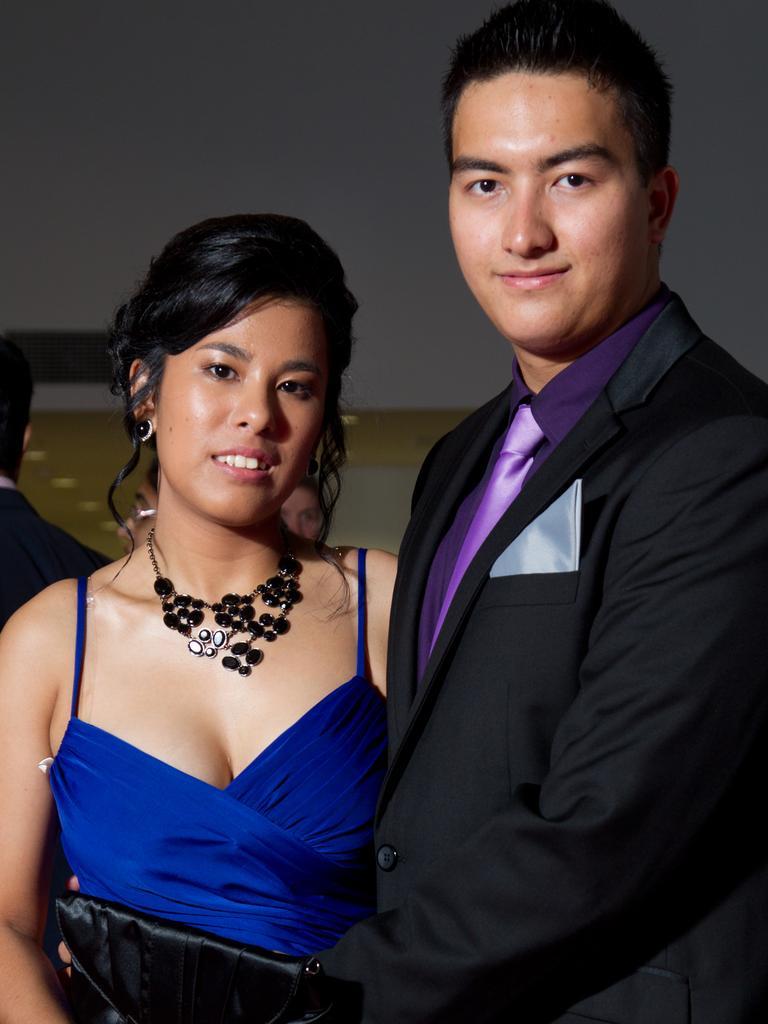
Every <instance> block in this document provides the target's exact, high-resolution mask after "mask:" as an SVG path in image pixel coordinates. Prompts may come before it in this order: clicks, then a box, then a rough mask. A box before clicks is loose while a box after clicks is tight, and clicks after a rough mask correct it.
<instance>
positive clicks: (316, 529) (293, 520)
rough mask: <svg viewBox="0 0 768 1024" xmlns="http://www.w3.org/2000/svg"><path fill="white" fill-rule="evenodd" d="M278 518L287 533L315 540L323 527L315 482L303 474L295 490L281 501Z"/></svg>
mask: <svg viewBox="0 0 768 1024" xmlns="http://www.w3.org/2000/svg"><path fill="white" fill-rule="evenodd" d="M280 518H281V520H282V522H283V525H284V526H285V528H286V530H288V532H289V533H293V534H295V536H297V537H306V538H307V539H308V540H317V538H318V537H319V536H320V531H321V530H322V528H323V513H322V510H321V509H320V495H319V494H318V490H317V482H316V481H315V478H314V477H312V476H305V477H304V479H303V480H302V481H301V483H300V484H299V485H298V487H297V488H296V490H295V491H294V492H293V494H291V495H290V496H289V497H288V498H286V500H285V501H284V502H283V507H282V508H281V509H280Z"/></svg>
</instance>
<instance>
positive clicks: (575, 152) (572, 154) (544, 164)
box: [537, 142, 616, 173]
mask: <svg viewBox="0 0 768 1024" xmlns="http://www.w3.org/2000/svg"><path fill="white" fill-rule="evenodd" d="M595 159H597V160H603V161H605V163H609V164H615V163H616V157H615V156H614V155H613V153H612V152H611V151H610V149H606V148H605V146H599V145H598V144H597V143H596V142H588V143H585V144H584V145H583V146H572V147H571V148H570V149H562V150H560V152H559V153H553V154H552V156H547V157H544V159H543V160H540V161H539V163H538V165H537V170H538V171H539V172H540V173H541V172H543V171H549V170H551V169H552V168H553V167H559V166H560V164H567V163H570V162H571V161H572V160H595Z"/></svg>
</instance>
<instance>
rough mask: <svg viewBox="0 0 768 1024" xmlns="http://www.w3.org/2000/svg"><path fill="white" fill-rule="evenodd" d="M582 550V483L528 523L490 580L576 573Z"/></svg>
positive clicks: (497, 560)
mask: <svg viewBox="0 0 768 1024" xmlns="http://www.w3.org/2000/svg"><path fill="white" fill-rule="evenodd" d="M580 548H581V480H575V481H574V482H573V483H572V484H571V486H570V487H569V488H568V490H567V491H565V492H564V493H563V494H561V495H560V497H559V498H558V499H557V501H553V502H552V504H551V505H550V506H549V507H548V508H545V509H544V511H543V512H542V513H541V515H540V516H538V517H537V518H536V519H534V520H533V522H532V523H529V524H528V525H527V526H526V528H525V529H524V530H523V531H522V533H519V534H518V535H517V537H515V539H514V540H513V541H512V543H511V544H510V545H509V547H508V548H507V549H506V551H504V552H503V553H502V554H501V555H500V556H499V557H498V558H497V559H496V561H495V562H494V563H493V566H492V567H491V577H494V576H517V575H520V574H523V573H534V572H576V570H577V569H578V568H579V551H580Z"/></svg>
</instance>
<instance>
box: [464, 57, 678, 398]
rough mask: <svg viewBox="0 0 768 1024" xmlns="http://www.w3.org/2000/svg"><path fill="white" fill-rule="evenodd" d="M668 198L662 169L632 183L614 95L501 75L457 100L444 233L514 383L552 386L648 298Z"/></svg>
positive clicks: (668, 173)
mask: <svg viewBox="0 0 768 1024" xmlns="http://www.w3.org/2000/svg"><path fill="white" fill-rule="evenodd" d="M676 190H677V176H676V175H675V172H674V171H673V170H672V169H671V168H665V169H664V170H663V171H660V172H659V173H658V174H656V175H654V177H653V178H652V180H651V181H650V182H649V183H647V184H645V183H643V182H642V180H641V178H640V175H639V171H638V169H637V163H636V159H635V149H634V145H633V141H632V137H631V136H630V134H629V131H628V130H627V128H626V127H625V125H624V123H623V121H622V119H621V115H620V113H619V109H618V105H617V102H616V99H615V97H614V95H613V94H612V93H611V92H606V91H604V90H598V89H595V88H591V87H590V86H589V84H588V82H587V80H586V78H584V77H583V76H581V75H577V74H562V75H549V74H547V75H543V74H522V73H510V74H506V75H503V76H501V77H499V78H495V79H492V80H491V81H487V82H474V83H472V84H471V85H469V86H468V87H467V88H466V90H465V91H464V93H463V94H462V96H461V99H460V100H459V103H458V106H457V109H456V116H455V119H454V125H453V174H452V179H451V186H450V203H449V206H450V223H451V233H452V235H453V241H454V245H455V247H456V254H457V256H458V260H459V265H460V266H461V270H462V272H463V274H464V277H465V278H466V280H467V283H468V284H469V287H470V288H471V290H472V292H473V293H474V295H475V298H476V299H477V301H478V302H479V303H480V305H481V306H482V308H483V309H484V310H485V312H486V314H487V315H488V316H489V318H490V319H491V321H492V322H493V323H494V325H495V326H496V328H497V329H498V330H499V331H500V332H501V333H502V334H503V335H504V336H505V337H506V338H508V339H509V341H511V342H512V345H513V346H514V348H515V351H516V354H517V356H518V360H519V361H520V364H521V367H522V369H523V373H524V375H526V378H528V376H529V373H530V376H532V377H534V378H535V377H536V376H537V375H538V376H539V377H541V376H542V373H543V377H544V378H546V377H547V375H549V376H552V375H553V374H554V373H556V372H557V371H558V369H562V367H563V366H565V365H567V364H568V363H569V362H572V361H573V360H574V359H575V358H576V357H577V356H579V355H580V354H581V353H582V352H584V351H586V350H587V349H589V348H591V347H592V346H593V345H595V344H597V342H599V341H601V340H602V339H603V338H605V337H607V336H608V335H609V334H611V333H612V332H613V331H614V330H616V329H617V328H618V327H620V326H621V324H623V323H624V322H625V321H626V320H628V319H629V318H630V317H632V316H633V314H634V313H636V312H637V311H638V310H639V309H640V308H641V307H642V306H643V305H644V304H645V303H646V302H647V301H648V300H649V299H651V298H652V297H653V294H654V293H655V291H656V290H657V289H658V286H659V277H658V244H659V243H660V242H661V240H662V239H663V237H664V234H665V230H666V226H667V223H668V221H669V217H670V215H671V211H672V205H673V203H674V197H675V194H676ZM548 371H549V373H548ZM529 383H532V382H531V380H529Z"/></svg>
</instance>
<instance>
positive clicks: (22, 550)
mask: <svg viewBox="0 0 768 1024" xmlns="http://www.w3.org/2000/svg"><path fill="white" fill-rule="evenodd" d="M107 561H108V559H106V558H105V557H104V556H103V555H100V554H98V553H97V552H96V551H91V550H90V548H86V547H83V545H82V544H80V543H78V541H76V540H75V538H74V537H70V535H69V534H68V533H65V532H64V531H63V530H60V529H59V527H58V526H54V525H53V524H52V523H48V522H46V521H45V519H41V518H40V516H39V515H38V514H37V512H35V510H34V509H33V508H32V506H31V505H30V504H29V502H28V501H27V499H26V498H25V497H24V495H23V494H21V493H20V492H19V491H12V490H9V489H7V488H4V487H3V488H0V629H2V627H3V626H4V625H5V622H6V620H7V619H9V618H10V617H11V615H12V614H13V613H14V612H15V611H16V609H17V608H20V607H21V606H22V605H23V604H24V603H25V602H26V601H28V600H29V599H30V598H31V597H34V596H35V594H37V593H39V592H40V591H41V590H43V589H44V588H45V587H47V586H48V585H49V584H50V583H55V582H56V581H57V580H63V579H68V578H69V577H70V576H89V575H90V574H91V573H92V572H93V571H94V569H98V568H99V567H100V566H102V565H105V564H106V563H107Z"/></svg>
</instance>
